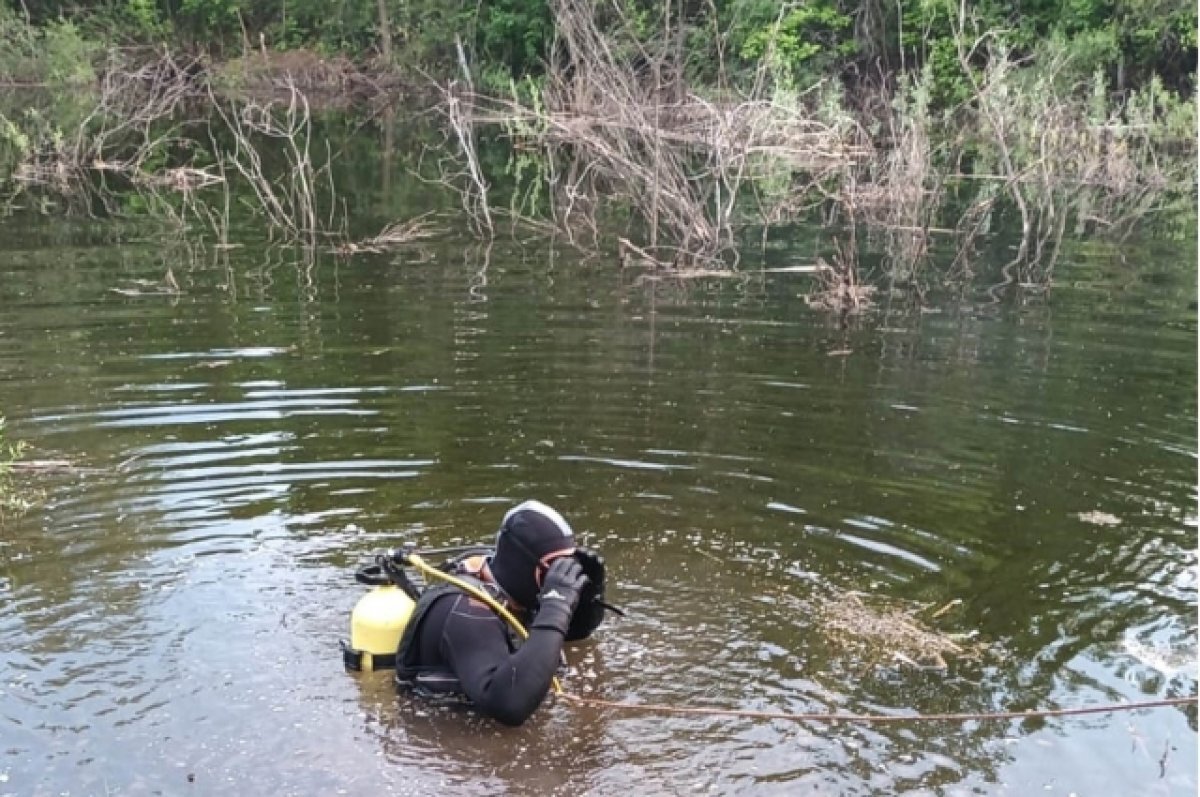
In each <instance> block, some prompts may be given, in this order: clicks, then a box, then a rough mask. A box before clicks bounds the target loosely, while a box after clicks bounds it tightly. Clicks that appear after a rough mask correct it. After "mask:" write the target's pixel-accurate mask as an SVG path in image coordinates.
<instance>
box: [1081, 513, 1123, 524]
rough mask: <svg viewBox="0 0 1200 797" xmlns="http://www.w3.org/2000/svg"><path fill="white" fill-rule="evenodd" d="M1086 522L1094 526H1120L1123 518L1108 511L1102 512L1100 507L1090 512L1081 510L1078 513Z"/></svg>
mask: <svg viewBox="0 0 1200 797" xmlns="http://www.w3.org/2000/svg"><path fill="white" fill-rule="evenodd" d="M1076 517H1078V518H1079V519H1080V520H1082V521H1083V522H1084V523H1091V524H1092V525H1093V526H1119V525H1121V518H1119V517H1117V516H1116V515H1110V514H1109V513H1107V512H1101V511H1100V510H1099V509H1093V510H1092V511H1090V512H1080V513H1079V514H1077V515H1076Z"/></svg>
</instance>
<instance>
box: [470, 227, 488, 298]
mask: <svg viewBox="0 0 1200 797" xmlns="http://www.w3.org/2000/svg"><path fill="white" fill-rule="evenodd" d="M473 251H474V252H475V253H477V257H476V258H474V259H477V260H478V261H479V267H478V268H477V269H476V270H475V272H474V273H473V274H472V275H471V281H470V283H469V285H468V287H467V297H468V299H469V300H470V301H471V302H472V303H477V302H486V301H487V300H488V297H487V293H485V291H486V290H487V286H488V268H489V267H490V266H491V264H492V242H491V241H486V242H484V243H483V244H481V245H480V246H478V247H476V248H475V249H474V250H473ZM472 259H473V258H472V257H471V256H470V251H469V252H468V257H467V262H470V261H471V260H472Z"/></svg>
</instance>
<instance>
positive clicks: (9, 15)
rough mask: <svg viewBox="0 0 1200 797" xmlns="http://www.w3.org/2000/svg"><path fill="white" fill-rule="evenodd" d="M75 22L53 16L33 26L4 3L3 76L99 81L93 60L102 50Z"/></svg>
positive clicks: (0, 14) (0, 17)
mask: <svg viewBox="0 0 1200 797" xmlns="http://www.w3.org/2000/svg"><path fill="white" fill-rule="evenodd" d="M101 49H102V48H101V47H100V45H99V44H98V43H97V42H94V41H89V40H87V39H85V38H84V37H83V36H82V35H81V33H80V30H79V28H78V27H77V26H76V25H75V23H73V22H71V21H69V20H65V19H61V18H59V19H53V20H50V21H48V22H46V23H45V24H44V25H42V26H40V27H35V26H31V25H29V24H28V23H27V22H26V21H25V20H23V19H21V18H20V17H18V16H17V14H16V13H15V12H13V11H12V10H10V9H9V8H7V7H6V6H0V75H4V76H5V77H6V78H7V79H8V80H12V81H16V82H19V83H43V82H50V83H58V84H65V85H86V84H89V83H93V82H95V80H96V72H95V69H94V68H93V66H92V63H93V61H94V60H95V59H96V58H97V56H98V55H99V54H100V52H101Z"/></svg>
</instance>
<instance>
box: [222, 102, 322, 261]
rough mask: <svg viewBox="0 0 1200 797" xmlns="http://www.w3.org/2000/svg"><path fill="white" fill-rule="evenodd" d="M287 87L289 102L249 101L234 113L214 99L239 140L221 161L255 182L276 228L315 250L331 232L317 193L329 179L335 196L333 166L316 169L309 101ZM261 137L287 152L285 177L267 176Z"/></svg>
mask: <svg viewBox="0 0 1200 797" xmlns="http://www.w3.org/2000/svg"><path fill="white" fill-rule="evenodd" d="M287 89H288V99H287V102H286V104H282V105H280V104H277V103H273V102H269V103H267V104H265V105H264V104H260V103H258V102H255V101H253V100H248V101H246V103H245V104H244V105H242V106H241V107H240V108H238V107H235V108H230V109H229V110H228V112H227V111H226V110H225V109H224V108H223V107H222V105H221V103H220V102H219V101H218V100H217V99H216V97H215V96H214V97H212V100H213V107H214V108H215V109H216V111H217V113H218V115H219V116H220V117H221V119H222V121H224V123H225V126H226V127H227V128H228V129H229V132H231V133H232V134H233V136H234V149H233V151H232V152H228V151H227V152H223V153H221V160H222V162H223V163H224V164H226V165H227V166H229V167H232V168H233V169H234V170H236V171H237V172H238V173H239V174H240V175H241V176H242V177H243V178H244V179H245V181H246V182H247V183H248V184H249V186H250V188H251V190H252V191H253V192H254V196H255V198H256V200H257V206H258V208H259V209H260V210H261V211H262V212H263V214H264V215H265V216H266V218H267V221H268V223H269V225H270V227H271V229H272V230H278V231H281V232H282V233H283V235H284V237H285V239H287V240H289V241H292V242H296V243H301V244H303V245H305V246H307V247H309V248H315V247H316V245H317V242H318V239H319V238H320V237H322V236H324V235H327V234H328V233H329V230H328V229H327V228H325V227H324V226H322V223H321V220H320V219H319V217H318V214H317V191H318V190H319V188H320V186H321V183H322V181H327V182H328V186H329V190H330V192H331V194H332V192H333V180H332V177H331V176H330V172H329V164H328V163H326V164H325V166H323V167H321V168H317V167H315V166H314V165H313V159H312V155H311V153H310V142H311V140H312V122H311V119H310V113H309V106H308V99H307V98H306V97H305V96H304V94H302V93H301V92H300V91H299V89H297V88H296V86H295V84H294V83H291V82H290V81H289V82H288V84H287ZM210 96H211V95H210ZM255 137H261V138H265V139H266V140H268V141H270V142H272V143H273V145H275V146H277V147H278V149H279V151H280V152H282V154H283V157H284V159H285V161H286V176H285V177H284V178H283V179H281V180H273V179H272V178H271V177H269V176H268V175H267V172H266V169H265V168H264V166H263V158H262V151H261V150H260V148H259V147H258V146H257V145H256V144H255V141H254V139H255ZM334 207H336V203H335V205H334ZM331 212H333V211H332V210H331Z"/></svg>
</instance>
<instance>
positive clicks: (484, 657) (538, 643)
mask: <svg viewBox="0 0 1200 797" xmlns="http://www.w3.org/2000/svg"><path fill="white" fill-rule="evenodd" d="M522 619H527V618H522ZM420 622H421V627H420V628H418V629H416V639H415V640H414V642H415V650H414V651H413V654H414V655H413V657H412V658H413V659H414V660H415V661H418V662H420V665H421V667H422V669H427V670H437V669H442V670H445V671H446V672H447V673H448V674H451V673H452V674H453V675H454V676H455V677H456V678H457V682H458V683H457V687H458V688H457V690H454V691H459V692H461V693H462V694H465V695H466V696H467V698H468V699H469V700H470V701H471V703H472V704H474V706H475V707H476V708H477V709H479V710H480V711H481V712H483V713H484V714H487V715H488V716H490V717H494V718H495V719H497V720H499V721H500V722H503V723H504V724H505V725H520V724H521V723H523V722H524V721H525V720H526V719H528V718H529V716H530V715H531V714H533V712H534V711H535V710H537V707H538V706H539V705H540V704H541V702H542V699H543V698H545V696H546V693H547V692H548V691H549V689H550V681H551V679H552V678H553V677H554V673H555V670H556V669H557V667H558V663H559V660H560V657H561V653H562V646H563V636H564V635H563V632H562V631H560V630H557V629H554V628H545V627H538V624H537V623H534V625H533V627H531V628H530V629H529V638H528V639H527V640H525V642H524V643H522V644H521V646H520V648H519V649H517V650H515V651H514V650H513V642H512V638H511V636H510V634H511V632H510V631H509V628H508V626H507V624H506V623H505V622H504V620H503V619H501V618H500V616H499V615H497V614H496V613H495V612H494V611H492V610H491V609H490V608H488V607H487V606H485V605H484V604H483V603H481V602H479V601H478V600H477V599H475V598H472V597H470V596H469V595H466V594H465V593H462V592H459V591H457V590H455V591H450V592H447V594H445V595H443V596H441V597H440V598H438V599H437V600H435V601H434V602H433V604H432V605H431V606H430V607H429V609H428V611H427V612H426V613H425V615H424V616H423V617H421V618H420Z"/></svg>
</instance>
